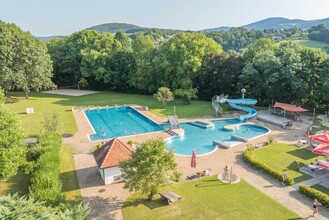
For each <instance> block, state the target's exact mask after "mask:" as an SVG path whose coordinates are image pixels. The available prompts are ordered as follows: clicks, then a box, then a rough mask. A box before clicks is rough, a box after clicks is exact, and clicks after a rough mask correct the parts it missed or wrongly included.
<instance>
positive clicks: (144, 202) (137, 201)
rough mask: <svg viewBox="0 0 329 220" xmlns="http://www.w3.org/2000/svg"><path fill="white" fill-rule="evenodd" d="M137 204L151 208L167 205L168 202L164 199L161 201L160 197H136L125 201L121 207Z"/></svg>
mask: <svg viewBox="0 0 329 220" xmlns="http://www.w3.org/2000/svg"><path fill="white" fill-rule="evenodd" d="M138 205H144V206H146V207H147V208H149V209H151V210H153V209H157V208H161V207H164V206H167V205H168V204H167V203H166V202H165V201H163V200H162V199H161V198H156V199H152V200H151V201H148V200H147V199H144V198H138V199H134V200H128V201H126V202H125V204H124V205H123V207H130V206H134V207H135V206H138Z"/></svg>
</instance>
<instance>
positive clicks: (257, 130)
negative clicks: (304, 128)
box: [166, 119, 269, 156]
mask: <svg viewBox="0 0 329 220" xmlns="http://www.w3.org/2000/svg"><path fill="white" fill-rule="evenodd" d="M212 122H213V123H214V128H202V127H200V126H195V125H193V124H191V123H180V127H181V128H183V129H184V130H185V135H184V136H183V137H173V138H169V139H167V140H166V146H167V150H170V149H172V148H173V151H174V152H175V154H179V155H188V156H190V155H192V151H193V149H195V150H196V153H197V155H203V154H208V153H211V152H212V151H214V150H216V148H217V146H215V145H213V141H214V140H218V141H221V142H225V143H242V142H241V141H239V140H236V139H232V138H231V135H232V134H234V135H236V136H239V137H242V138H245V139H251V138H255V137H257V136H260V135H263V134H265V133H268V132H269V130H268V129H267V128H265V127H262V126H258V125H251V124H241V125H238V126H237V127H236V128H235V129H233V130H227V129H225V128H224V126H226V125H233V124H240V123H241V121H240V120H238V119H225V120H213V121H212Z"/></svg>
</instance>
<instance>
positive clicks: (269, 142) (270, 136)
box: [266, 134, 276, 144]
mask: <svg viewBox="0 0 329 220" xmlns="http://www.w3.org/2000/svg"><path fill="white" fill-rule="evenodd" d="M275 140H276V137H275V136H274V135H273V134H269V135H267V141H266V142H268V144H271V143H274V142H275Z"/></svg>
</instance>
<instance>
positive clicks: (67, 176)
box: [60, 146, 82, 203]
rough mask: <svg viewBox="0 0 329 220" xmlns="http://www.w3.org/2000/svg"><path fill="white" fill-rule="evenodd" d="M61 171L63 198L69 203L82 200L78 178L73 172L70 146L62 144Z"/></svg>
mask: <svg viewBox="0 0 329 220" xmlns="http://www.w3.org/2000/svg"><path fill="white" fill-rule="evenodd" d="M60 169H61V173H60V177H61V180H62V184H63V185H62V191H63V192H64V195H65V198H66V200H67V201H69V202H71V203H79V202H81V200H82V196H81V191H80V187H79V184H78V178H77V175H76V172H75V165H74V160H73V157H72V148H70V147H67V146H62V148H61V167H60Z"/></svg>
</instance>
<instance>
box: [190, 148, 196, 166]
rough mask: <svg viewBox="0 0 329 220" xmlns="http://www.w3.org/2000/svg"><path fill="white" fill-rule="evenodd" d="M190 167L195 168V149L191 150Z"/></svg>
mask: <svg viewBox="0 0 329 220" xmlns="http://www.w3.org/2000/svg"><path fill="white" fill-rule="evenodd" d="M191 168H196V151H195V149H194V150H193V152H192V158H191Z"/></svg>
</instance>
